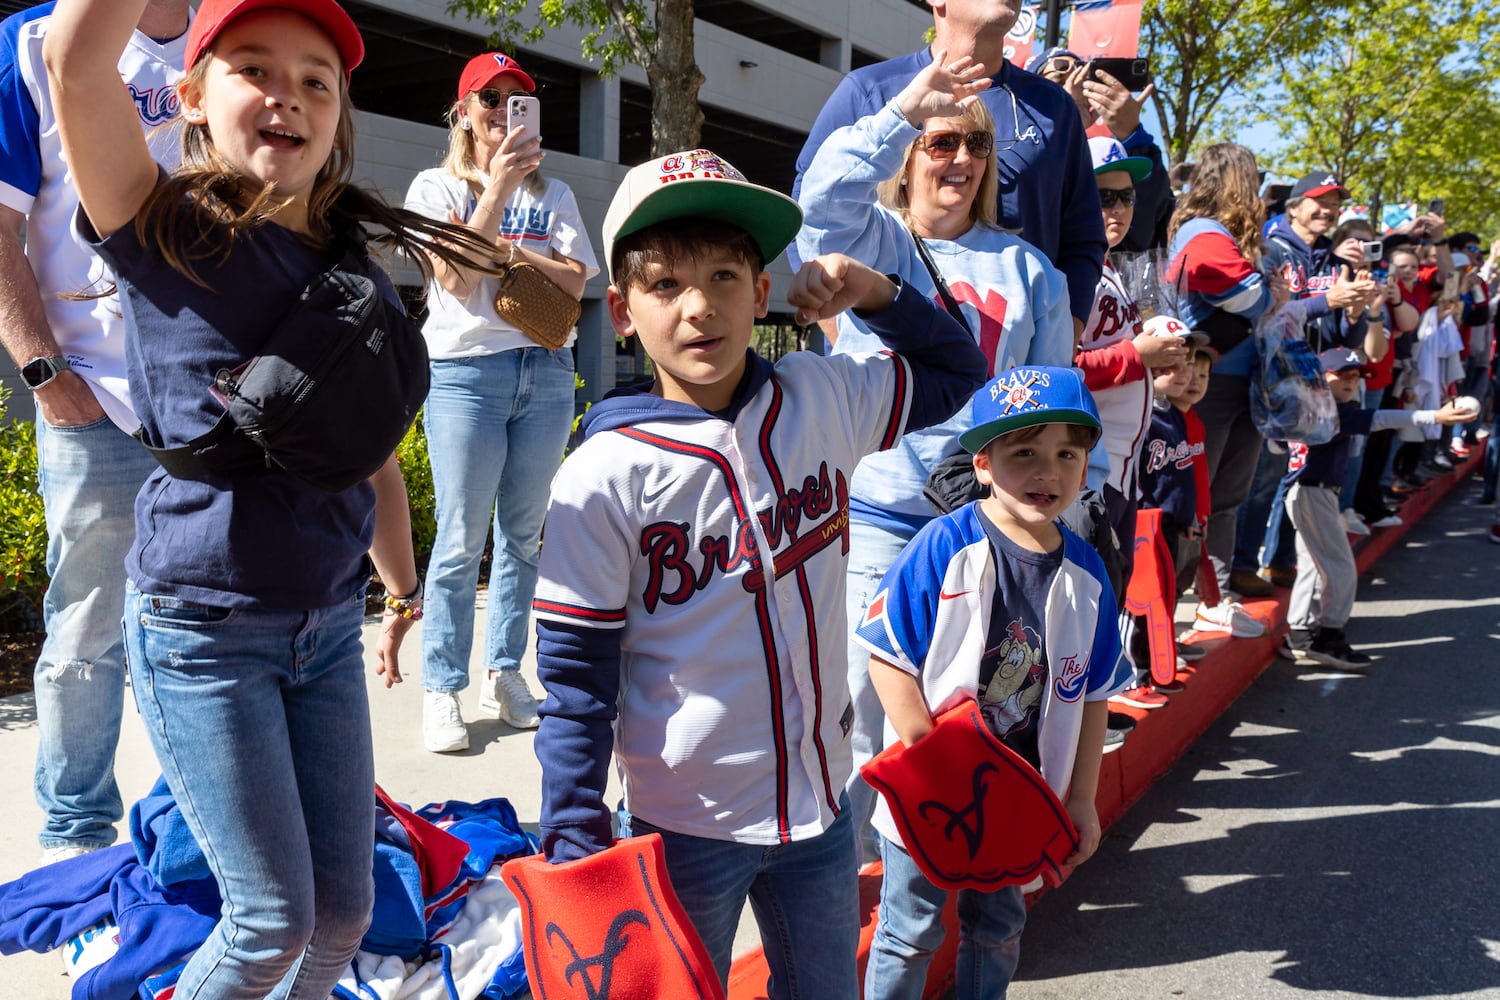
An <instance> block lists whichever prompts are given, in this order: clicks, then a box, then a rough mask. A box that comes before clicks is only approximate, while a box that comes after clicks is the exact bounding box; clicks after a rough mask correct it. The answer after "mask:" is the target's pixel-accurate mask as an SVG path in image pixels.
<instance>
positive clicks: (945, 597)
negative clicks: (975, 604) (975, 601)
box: [938, 590, 974, 601]
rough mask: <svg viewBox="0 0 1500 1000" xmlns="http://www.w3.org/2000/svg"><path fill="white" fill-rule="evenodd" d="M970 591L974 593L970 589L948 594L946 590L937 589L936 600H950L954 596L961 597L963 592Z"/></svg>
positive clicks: (967, 592)
mask: <svg viewBox="0 0 1500 1000" xmlns="http://www.w3.org/2000/svg"><path fill="white" fill-rule="evenodd" d="M972 593H974V591H972V590H960V591H959V592H958V593H956V594H950V593H948V592H947V591H946V590H940V591H938V600H940V601H951V600H953V599H954V598H955V597H962V596H964V595H965V594H972Z"/></svg>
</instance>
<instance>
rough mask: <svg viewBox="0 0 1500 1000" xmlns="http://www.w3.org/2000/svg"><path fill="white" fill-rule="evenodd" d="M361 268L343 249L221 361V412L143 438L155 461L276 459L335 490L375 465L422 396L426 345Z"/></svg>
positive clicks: (176, 472)
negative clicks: (242, 351) (213, 419)
mask: <svg viewBox="0 0 1500 1000" xmlns="http://www.w3.org/2000/svg"><path fill="white" fill-rule="evenodd" d="M365 272H366V265H365V262H364V260H363V255H362V254H361V253H356V252H351V253H350V254H348V255H346V257H345V258H344V260H343V261H341V262H340V264H339V266H338V267H335V268H334V269H333V270H331V271H328V272H325V273H324V274H322V275H319V276H318V278H317V279H316V280H314V281H313V282H312V284H310V285H308V287H307V288H306V289H305V290H304V291H303V293H302V295H301V296H300V297H299V299H298V300H297V303H296V304H295V305H294V306H293V307H292V309H291V310H290V312H288V313H287V315H286V316H285V317H283V318H282V320H281V321H280V323H278V324H277V326H276V329H275V331H274V332H273V333H272V334H271V336H270V337H269V338H268V339H267V340H266V343H265V345H264V346H263V347H262V348H261V352H260V353H259V354H257V355H256V356H255V357H253V358H251V359H250V360H249V361H246V362H245V363H244V364H242V365H239V366H238V367H236V368H233V369H227V368H226V369H220V371H219V372H218V373H217V374H216V375H215V377H214V380H213V385H212V387H211V390H210V391H211V392H212V393H213V395H214V397H215V398H216V399H218V401H219V402H220V403H221V404H222V405H223V406H224V416H223V417H222V418H220V420H219V422H218V423H217V424H215V425H214V427H213V428H212V429H211V430H209V431H208V433H206V434H203V435H200V436H199V437H197V438H194V439H193V440H192V441H189V442H188V443H187V444H185V445H182V446H180V447H175V448H154V447H151V446H150V445H149V444H148V445H147V449H148V450H149V451H150V452H151V454H152V455H153V456H154V457H155V458H156V460H157V461H158V462H160V463H161V465H162V467H163V468H164V469H166V470H167V471H168V472H169V473H171V474H172V475H173V476H175V477H177V478H179V479H201V478H203V477H205V476H208V475H215V476H234V475H244V474H248V473H252V472H260V471H267V470H276V469H280V470H283V471H285V472H287V473H288V474H290V475H293V476H295V477H297V478H298V479H301V480H303V481H304V482H306V483H309V484H311V485H312V486H315V487H317V488H318V489H321V490H327V491H329V492H337V491H339V490H344V489H348V488H349V487H350V486H353V485H354V484H356V483H358V482H360V481H361V480H364V479H368V478H369V477H370V476H371V475H373V474H374V473H375V472H376V470H378V469H379V468H380V467H381V466H382V465H384V464H385V462H386V460H387V459H388V458H390V456H391V453H392V452H394V451H395V450H396V445H398V444H399V443H400V442H401V438H402V437H403V436H404V435H405V434H406V431H407V429H408V428H409V427H411V424H412V421H413V420H415V419H416V416H417V410H418V409H419V408H420V407H421V405H422V401H423V399H425V398H426V396H427V387H428V368H427V345H426V343H425V342H424V341H423V339H422V334H421V331H419V330H418V329H417V328H416V326H415V325H414V324H412V322H411V320H410V319H408V318H407V316H406V314H405V312H404V311H403V310H402V309H401V308H400V307H399V306H398V305H394V304H392V303H389V302H387V301H386V299H385V297H384V296H383V295H382V294H381V292H380V288H379V286H378V285H377V284H376V283H375V281H374V280H373V279H371V278H370V277H369V275H368V274H367V273H365ZM140 436H141V435H140V434H139V433H138V434H137V437H140ZM142 443H143V444H144V443H145V441H144V439H142Z"/></svg>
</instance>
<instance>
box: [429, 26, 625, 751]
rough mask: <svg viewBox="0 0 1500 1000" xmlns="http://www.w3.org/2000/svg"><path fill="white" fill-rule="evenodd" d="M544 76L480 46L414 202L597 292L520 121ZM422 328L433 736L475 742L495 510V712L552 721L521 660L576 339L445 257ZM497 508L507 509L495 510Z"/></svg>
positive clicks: (586, 252)
mask: <svg viewBox="0 0 1500 1000" xmlns="http://www.w3.org/2000/svg"><path fill="white" fill-rule="evenodd" d="M535 90H536V84H535V82H533V80H532V78H531V77H530V76H529V75H527V73H526V72H525V71H524V70H522V69H521V67H520V66H519V65H518V64H517V63H516V61H515V60H514V59H512V58H511V57H509V56H507V55H504V54H503V53H499V52H487V53H485V54H483V55H480V56H475V57H474V58H473V59H471V60H469V63H468V65H467V66H465V67H464V71H463V74H462V76H460V77H459V83H458V100H457V101H456V102H455V103H454V105H453V106H452V107H451V108H450V109H449V111H448V124H449V133H448V152H447V155H446V156H445V157H444V158H443V164H442V166H440V167H435V168H433V169H431V170H424V171H422V173H420V174H418V175H417V177H416V179H415V180H414V181H413V182H412V185H411V189H410V190H409V191H408V192H407V195H406V207H407V208H409V209H412V210H413V211H416V212H420V213H421V214H423V215H426V216H428V217H430V218H434V219H439V220H441V221H443V222H454V223H462V224H464V225H466V226H467V227H468V228H469V229H470V230H472V231H473V232H474V234H475V235H477V236H478V237H479V238H481V239H482V240H485V241H487V242H490V243H493V244H494V245H495V246H496V247H497V248H498V250H499V254H498V255H499V257H500V259H502V260H505V259H511V260H518V261H522V260H523V261H525V262H527V263H530V264H533V265H535V266H536V267H537V268H538V269H539V270H541V271H542V272H543V273H544V274H545V275H546V276H547V277H548V278H551V279H552V281H553V282H555V283H556V284H557V285H559V286H560V287H562V288H563V289H565V290H566V291H567V292H569V293H570V294H572V295H573V296H574V297H575V298H581V297H582V295H583V288H584V285H585V283H586V282H587V281H588V279H589V278H591V277H592V276H593V275H595V274H597V273H598V271H599V268H598V265H597V263H596V262H595V258H594V250H593V247H592V246H591V245H590V243H589V238H588V236H587V234H586V233H585V232H584V227H583V220H582V218H580V216H579V213H578V204H577V202H576V201H575V200H574V197H573V192H572V191H571V190H569V188H568V186H567V185H566V184H564V183H562V182H561V181H558V180H552V179H547V180H544V179H542V176H541V174H540V173H538V171H537V168H538V166H539V165H540V164H541V162H542V158H543V156H545V154H544V153H543V152H542V143H541V136H539V135H536V134H534V133H533V131H532V129H530V128H523V127H520V125H519V124H518V126H517V127H515V128H512V127H510V123H509V113H508V107H507V105H508V103H509V98H511V97H512V96H516V95H527V94H531V93H532V92H533V91H535ZM433 271H434V276H433V279H432V280H431V281H430V282H428V285H427V308H428V316H427V321H426V323H425V324H424V325H423V328H422V332H423V334H424V335H425V336H426V338H427V350H428V353H429V354H430V355H431V357H432V389H431V392H430V393H429V394H428V397H427V405H426V408H425V410H424V411H423V424H424V426H425V428H426V431H427V450H428V455H429V456H430V458H431V461H432V483H433V492H434V493H435V496H436V507H437V537H436V540H435V542H434V543H433V548H432V558H431V560H430V562H429V563H428V568H427V581H426V588H425V597H426V608H425V616H426V617H425V620H424V622H423V628H422V687H423V688H424V696H423V708H422V742H423V745H424V746H425V747H426V748H427V749H428V750H430V751H433V752H434V753H445V752H450V751H457V750H464V749H467V747H468V745H469V734H468V730H467V728H466V727H465V725H464V720H463V715H462V713H461V711H460V707H459V692H460V691H462V690H463V689H464V688H466V687H468V685H469V654H470V650H471V645H472V639H473V634H474V600H475V593H476V590H477V585H478V578H479V563H480V559H481V557H482V556H483V554H484V542H485V536H486V534H487V532H488V530H489V528H490V526H491V521H492V520H493V527H494V554H493V557H492V560H493V561H492V563H491V567H490V581H489V600H488V606H487V609H486V617H487V622H486V626H485V638H484V650H483V663H484V666H485V668H486V670H487V675H486V677H485V679H484V682H483V688H482V690H481V692H480V696H479V701H478V709H479V713H480V714H481V715H486V716H488V717H490V718H499V719H502V720H503V721H505V722H507V723H509V724H510V725H512V726H515V727H517V728H521V729H531V728H535V727H536V725H537V721H538V719H537V712H536V710H537V703H536V699H535V697H534V696H533V695H532V693H531V691H530V690H529V689H528V687H527V685H526V681H525V680H524V679H523V678H522V677H521V674H520V665H521V657H522V655H523V654H524V653H525V652H526V640H527V634H528V631H529V624H530V615H531V598H532V595H533V593H534V591H535V590H536V573H537V559H538V556H539V553H540V545H541V532H542V518H543V515H544V514H545V513H546V509H547V494H548V488H549V486H550V484H551V481H552V474H553V473H554V472H556V471H557V467H558V465H559V464H560V463H561V461H562V455H563V450H564V448H566V447H567V442H568V434H569V433H570V431H571V429H572V426H573V391H574V389H573V352H572V344H571V341H570V342H569V343H567V344H564V345H563V346H562V347H560V348H558V349H556V350H551V349H549V348H547V347H543V346H541V345H539V344H537V343H536V342H535V341H533V340H531V339H530V338H528V337H527V336H526V334H524V333H522V332H521V331H520V330H519V329H517V328H516V327H515V326H513V325H512V324H510V323H508V322H506V320H505V319H504V318H502V317H501V316H500V314H499V313H498V312H496V310H495V293H496V291H497V287H498V279H497V278H496V277H494V276H493V275H491V274H488V273H486V272H485V271H483V270H482V269H480V268H477V267H476V268H475V269H473V270H470V269H467V268H462V267H451V266H448V265H447V264H444V263H442V262H440V261H434V262H433ZM492 512H493V515H492Z"/></svg>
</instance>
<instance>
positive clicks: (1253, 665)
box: [729, 449, 1483, 1000]
mask: <svg viewBox="0 0 1500 1000" xmlns="http://www.w3.org/2000/svg"><path fill="white" fill-rule="evenodd" d="M1482 451H1483V449H1474V451H1473V452H1472V453H1471V454H1470V455H1469V457H1468V458H1466V459H1465V460H1464V461H1463V462H1461V463H1457V464H1456V466H1455V469H1454V472H1453V473H1451V474H1449V475H1446V476H1443V477H1441V478H1440V479H1436V480H1434V481H1433V482H1431V483H1429V484H1428V486H1427V488H1426V489H1425V490H1422V491H1420V492H1418V493H1413V494H1410V495H1409V496H1408V498H1407V499H1406V500H1405V502H1403V503H1402V505H1401V522H1402V523H1401V524H1400V525H1398V526H1397V527H1394V528H1376V529H1374V530H1373V532H1372V533H1371V534H1370V535H1369V536H1367V537H1362V538H1357V539H1355V540H1354V561H1355V563H1356V565H1358V567H1359V571H1360V572H1361V573H1364V572H1367V571H1368V570H1369V569H1370V567H1371V566H1373V565H1374V564H1375V562H1376V561H1377V560H1378V559H1379V558H1380V557H1381V556H1383V555H1385V554H1386V553H1387V552H1389V551H1390V550H1391V549H1392V548H1394V547H1395V546H1396V543H1397V542H1399V541H1400V540H1401V539H1402V538H1404V537H1405V536H1406V533H1407V532H1408V531H1410V530H1411V528H1412V525H1414V524H1416V523H1417V522H1419V521H1420V520H1421V519H1422V518H1423V517H1425V516H1426V515H1427V512H1428V511H1430V510H1431V509H1432V508H1433V507H1434V506H1436V504H1437V503H1438V501H1439V500H1441V499H1442V498H1443V497H1445V496H1447V495H1448V493H1449V491H1451V490H1452V489H1454V488H1455V487H1456V486H1458V485H1460V484H1461V483H1463V482H1464V481H1465V480H1467V479H1468V477H1469V475H1470V474H1471V473H1472V472H1473V471H1474V469H1475V467H1477V466H1478V465H1479V464H1480V463H1481V461H1482ZM1290 593H1291V592H1290V591H1289V590H1286V589H1285V588H1277V590H1276V593H1275V595H1274V596H1273V597H1265V598H1259V599H1253V600H1245V601H1243V602H1242V603H1243V604H1244V606H1245V609H1246V610H1247V611H1249V612H1250V613H1251V614H1252V615H1254V616H1255V618H1256V619H1257V620H1258V621H1260V622H1262V623H1263V624H1264V625H1265V626H1266V634H1265V635H1264V636H1262V637H1261V638H1259V639H1231V638H1229V637H1228V636H1227V635H1221V634H1217V633H1202V634H1200V635H1199V636H1197V637H1195V638H1193V639H1192V640H1191V641H1192V642H1194V643H1204V644H1207V645H1208V647H1209V651H1208V655H1206V656H1204V657H1203V659H1201V660H1199V661H1198V663H1197V665H1196V666H1194V667H1189V668H1187V669H1184V670H1180V671H1178V674H1177V679H1178V680H1180V681H1182V682H1184V687H1183V689H1182V691H1180V692H1179V693H1177V694H1174V695H1172V700H1171V701H1169V702H1168V703H1167V704H1166V706H1165V707H1163V708H1159V709H1152V710H1149V711H1148V710H1146V709H1139V708H1120V707H1117V706H1114V705H1112V706H1110V707H1111V710H1113V711H1117V712H1119V711H1123V712H1126V713H1128V714H1130V715H1131V716H1132V717H1134V718H1135V720H1136V727H1135V729H1133V730H1132V731H1131V733H1130V735H1129V736H1128V737H1127V738H1126V740H1125V745H1124V746H1123V747H1121V748H1120V749H1119V750H1117V751H1116V752H1114V753H1112V754H1108V755H1107V756H1105V758H1104V765H1103V768H1102V769H1101V771H1100V774H1099V797H1098V801H1097V806H1098V809H1099V822H1100V824H1101V825H1102V826H1103V828H1104V829H1105V830H1108V829H1109V828H1110V826H1111V825H1113V824H1114V823H1115V822H1116V821H1117V820H1119V818H1120V817H1121V816H1123V815H1124V814H1125V811H1126V810H1127V809H1129V808H1130V807H1131V806H1132V805H1134V804H1135V803H1136V802H1137V801H1139V800H1140V798H1141V796H1143V795H1145V794H1146V792H1147V791H1148V790H1149V789H1150V788H1151V786H1152V785H1153V784H1155V783H1156V780H1157V779H1158V778H1160V777H1161V776H1162V775H1164V774H1166V773H1167V771H1168V770H1169V769H1170V768H1171V767H1172V765H1173V764H1174V763H1176V762H1177V759H1178V758H1179V757H1181V756H1182V755H1183V753H1185V752H1186V751H1187V749H1188V747H1190V746H1192V745H1193V742H1194V741H1195V740H1196V739H1197V738H1198V737H1199V736H1201V735H1203V732H1204V730H1206V729H1207V728H1208V727H1209V726H1211V725H1212V724H1213V723H1214V721H1215V720H1217V719H1218V718H1219V716H1220V715H1222V714H1224V710H1225V709H1227V708H1228V707H1229V706H1230V705H1232V704H1234V702H1235V699H1237V698H1239V696H1240V695H1242V694H1244V693H1245V690H1246V689H1247V688H1248V687H1249V686H1250V685H1251V684H1252V683H1254V681H1255V678H1257V677H1259V676H1260V675H1261V673H1262V672H1264V671H1265V669H1266V668H1267V667H1269V666H1270V665H1271V663H1272V662H1273V660H1274V658H1275V652H1274V650H1275V645H1276V643H1277V642H1279V641H1280V638H1281V635H1282V633H1284V632H1285V631H1286V610H1287V609H1286V605H1287V599H1288V597H1289V596H1290ZM1043 892H1045V890H1043ZM859 895H860V939H859V972H860V977H861V979H863V977H864V970H865V965H866V964H867V963H868V961H869V956H870V939H871V937H873V936H874V933H875V910H876V906H877V905H878V904H879V902H880V865H879V863H876V864H873V865H868V866H866V868H865V870H864V871H863V872H861V873H860V877H859ZM1042 895H1043V893H1042V892H1038V893H1035V894H1033V895H1032V896H1030V897H1028V898H1027V903H1028V905H1031V904H1034V903H1035V902H1036V901H1037V900H1038V899H1040V898H1041V896H1042ZM943 918H944V923H945V924H946V925H947V928H948V937H947V940H946V941H944V943H943V947H942V948H941V949H939V950H938V953H937V954H936V955H935V956H934V957H933V961H932V967H931V969H930V970H929V972H928V976H927V989H926V992H925V994H924V995H925V996H926V997H934V998H935V997H941V996H942V995H943V994H944V993H945V992H947V990H948V989H949V988H950V987H951V986H952V984H953V961H954V955H955V953H956V951H957V945H958V925H957V922H956V918H955V917H954V913H953V906H952V903H951V902H950V904H949V906H948V908H947V910H946V911H945V912H944V914H943ZM767 975H768V970H767V968H766V963H765V959H764V957H763V956H762V955H761V952H760V949H755V950H754V951H751V952H747V953H745V954H744V955H741V956H740V957H739V958H737V959H736V960H735V962H734V965H733V967H732V968H731V969H730V972H729V1000H764V998H765V996H766V977H767Z"/></svg>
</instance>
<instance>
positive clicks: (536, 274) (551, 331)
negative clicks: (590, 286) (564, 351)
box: [495, 259, 583, 351]
mask: <svg viewBox="0 0 1500 1000" xmlns="http://www.w3.org/2000/svg"><path fill="white" fill-rule="evenodd" d="M582 310H583V307H582V306H580V305H579V304H578V300H577V299H575V298H573V296H572V295H570V294H568V292H567V291H566V290H565V289H564V288H563V287H562V286H561V285H559V284H558V283H557V282H555V281H553V280H552V279H551V278H549V277H547V276H546V275H545V274H543V273H542V270H541V268H539V267H537V266H536V265H535V264H532V263H530V262H529V261H526V260H514V259H513V260H511V261H510V262H509V263H507V264H505V265H503V266H502V269H501V272H500V287H499V290H498V291H496V292H495V312H497V313H499V314H500V316H501V318H502V319H504V320H505V321H506V322H507V323H509V324H511V325H512V326H514V327H515V328H516V329H517V330H520V331H521V332H522V333H524V334H526V336H528V337H530V338H531V339H532V340H534V341H536V342H537V343H538V344H540V345H541V346H542V347H545V348H547V349H548V350H550V351H555V350H557V349H558V348H559V347H561V346H562V345H563V344H565V343H567V341H568V334H569V333H570V332H571V331H572V329H573V324H575V323H577V322H578V314H579V313H580V312H582Z"/></svg>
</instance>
